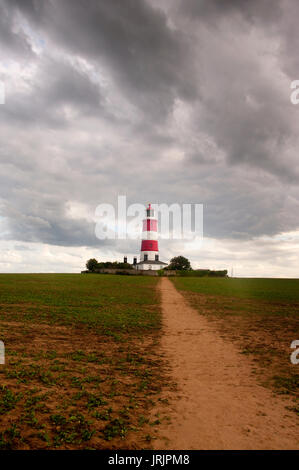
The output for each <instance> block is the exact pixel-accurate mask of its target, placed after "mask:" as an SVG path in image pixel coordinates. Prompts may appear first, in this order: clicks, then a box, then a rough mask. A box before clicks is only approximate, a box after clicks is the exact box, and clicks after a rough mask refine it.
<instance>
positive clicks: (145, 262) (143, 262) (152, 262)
mask: <svg viewBox="0 0 299 470" xmlns="http://www.w3.org/2000/svg"><path fill="white" fill-rule="evenodd" d="M136 264H138V265H140V264H165V265H167V264H168V263H164V262H163V261H156V260H152V261H151V260H146V261H139V263H136Z"/></svg>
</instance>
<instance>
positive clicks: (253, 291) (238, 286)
mask: <svg viewBox="0 0 299 470" xmlns="http://www.w3.org/2000/svg"><path fill="white" fill-rule="evenodd" d="M172 280H173V282H174V284H175V286H176V287H177V288H178V289H182V290H186V291H191V292H195V293H202V294H208V295H221V296H226V297H238V298H241V299H256V300H265V301H274V302H283V303H294V302H295V303H297V302H298V303H299V279H260V278H240V279H236V278H233V279H230V278H184V277H178V278H172Z"/></svg>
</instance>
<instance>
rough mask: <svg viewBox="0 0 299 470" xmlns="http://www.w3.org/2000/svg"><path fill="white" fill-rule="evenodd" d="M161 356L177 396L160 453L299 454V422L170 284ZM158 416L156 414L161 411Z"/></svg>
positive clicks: (165, 292) (165, 282) (165, 284)
mask: <svg viewBox="0 0 299 470" xmlns="http://www.w3.org/2000/svg"><path fill="white" fill-rule="evenodd" d="M159 287H160V289H161V296H162V309H163V329H164V334H163V335H162V340H161V341H162V345H161V346H162V351H163V354H164V356H165V359H166V360H167V361H168V363H169V365H170V375H171V376H172V377H173V380H174V381H175V382H176V383H177V384H178V391H177V392H172V393H171V395H172V396H170V407H171V414H170V418H171V423H170V424H167V422H165V421H163V423H162V424H161V425H160V427H159V436H160V437H159V438H158V439H156V440H155V441H154V447H155V448H156V449H299V439H298V436H299V433H298V422H299V419H298V418H297V416H296V415H295V413H293V412H290V411H288V410H287V409H286V405H287V404H288V403H287V402H286V401H285V399H284V398H282V397H281V396H278V397H277V396H276V397H275V396H274V395H273V394H272V392H271V391H270V390H268V389H266V388H264V387H262V386H260V385H258V384H257V382H256V380H255V378H254V377H253V376H252V374H251V364H250V361H249V359H248V358H247V357H244V356H243V355H242V354H240V353H239V352H238V350H237V349H236V347H235V346H234V345H233V344H232V343H230V342H226V341H224V340H223V339H222V338H221V337H220V336H219V334H217V332H216V330H215V329H214V328H213V326H212V325H211V324H210V323H209V322H208V320H206V318H204V317H203V316H201V315H199V314H198V312H197V311H196V310H194V309H193V308H191V307H190V306H189V305H188V304H187V302H186V301H185V299H184V298H183V296H182V295H181V294H180V293H179V292H178V291H177V290H176V289H175V287H174V285H173V284H172V282H171V281H169V279H167V278H162V279H161V282H160V284H159ZM156 411H157V410H156Z"/></svg>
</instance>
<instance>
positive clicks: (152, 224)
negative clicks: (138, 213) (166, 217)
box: [143, 219, 158, 232]
mask: <svg viewBox="0 0 299 470" xmlns="http://www.w3.org/2000/svg"><path fill="white" fill-rule="evenodd" d="M157 231H158V222H157V220H155V219H146V220H144V221H143V232H157Z"/></svg>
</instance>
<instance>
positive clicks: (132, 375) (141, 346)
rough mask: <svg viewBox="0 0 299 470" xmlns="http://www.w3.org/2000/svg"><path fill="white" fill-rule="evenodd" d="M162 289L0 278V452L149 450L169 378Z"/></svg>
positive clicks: (92, 278)
mask: <svg viewBox="0 0 299 470" xmlns="http://www.w3.org/2000/svg"><path fill="white" fill-rule="evenodd" d="M156 282H157V280H156V279H155V278H152V277H142V276H112V275H80V274H78V275H77V274H40V275H39V274H18V275H14V274H7V275H6V274H2V275H0V339H1V340H3V341H4V343H5V348H6V364H5V365H2V366H1V365H0V449H52V448H61V449H74V448H75V449H86V448H96V449H104V448H110V449H111V448H118V449H120V448H135V447H137V448H147V447H150V442H151V439H152V434H153V429H154V427H155V425H157V424H158V423H159V419H158V418H157V419H156V420H154V421H152V422H150V421H149V410H150V409H151V407H152V405H153V403H154V401H155V400H156V399H157V396H158V393H159V390H160V386H161V383H162V380H163V379H162V375H163V374H162V371H161V364H160V361H159V356H158V355H157V354H156V343H157V340H158V338H159V329H160V308H159V299H158V297H157V293H156V290H155V286H156Z"/></svg>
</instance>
